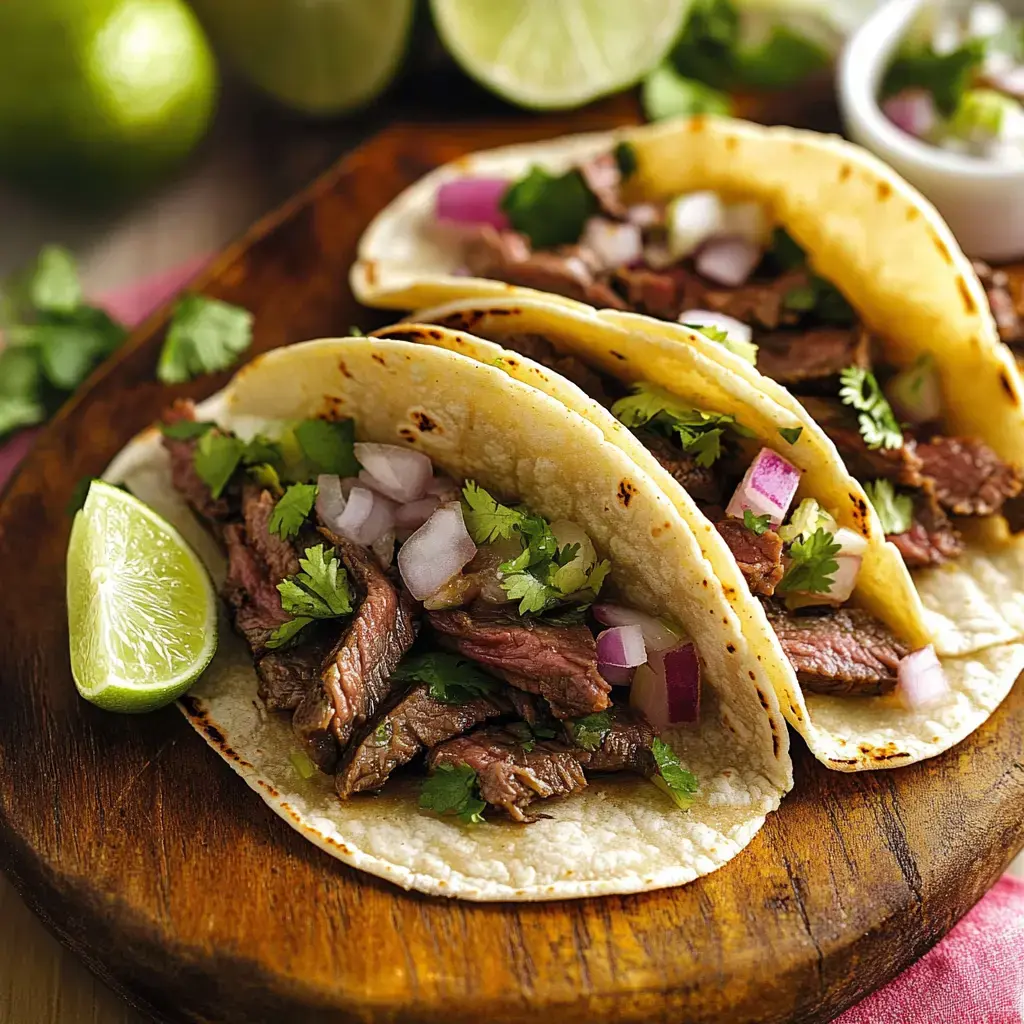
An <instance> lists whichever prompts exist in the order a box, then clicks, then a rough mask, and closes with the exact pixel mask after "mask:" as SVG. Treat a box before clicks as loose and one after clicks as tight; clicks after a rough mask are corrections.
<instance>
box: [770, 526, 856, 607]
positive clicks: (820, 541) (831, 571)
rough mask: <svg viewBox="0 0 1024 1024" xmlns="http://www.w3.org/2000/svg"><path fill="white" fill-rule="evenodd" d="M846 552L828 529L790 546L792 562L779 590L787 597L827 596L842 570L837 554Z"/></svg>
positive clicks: (795, 541) (818, 531) (780, 583)
mask: <svg viewBox="0 0 1024 1024" xmlns="http://www.w3.org/2000/svg"><path fill="white" fill-rule="evenodd" d="M841 550H842V545H840V544H837V543H836V540H835V537H834V535H833V534H831V533H829V532H828V530H824V529H818V530H815V531H814V533H812V534H811V535H810V536H809V537H806V538H800V539H798V540H794V541H793V543H792V544H790V546H789V557H790V563H789V568H788V569H786V574H785V575H784V576H783V577H782V579H781V580H779V583H778V586H777V587H776V588H775V589H776V590H777V591H779V592H780V593H783V594H793V593H800V594H827V593H828V592H829V591H830V590H831V589H832V584H833V583H834V582H835V574H836V573H837V572H838V571H839V563H838V562H837V561H836V555H838V554H839V552H840V551H841Z"/></svg>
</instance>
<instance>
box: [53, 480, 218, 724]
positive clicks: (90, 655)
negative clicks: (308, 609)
mask: <svg viewBox="0 0 1024 1024" xmlns="http://www.w3.org/2000/svg"><path fill="white" fill-rule="evenodd" d="M67 576H68V631H69V633H70V641H71V672H72V675H73V676H74V677H75V685H76V686H77V687H78V692H79V693H80V694H81V695H82V696H83V697H84V698H85V699H86V700H87V701H90V702H91V703H93V704H95V705H96V706H97V707H101V708H103V709H104V710H105V711H120V712H127V713H140V712H144V711H153V710H155V709H156V708H160V707H163V706H164V705H165V704H169V703H170V702H171V701H173V700H175V699H176V698H178V697H180V696H181V695H182V694H183V693H184V692H185V691H186V690H187V689H188V688H189V687H190V686H191V685H192V683H194V682H195V681H196V679H198V678H199V676H200V675H201V674H202V672H203V669H205V668H206V666H207V665H209V663H210V659H211V658H212V657H213V655H214V652H215V651H216V650H217V600H216V597H215V595H214V592H213V586H212V585H211V583H210V578H209V576H208V575H207V574H206V570H205V569H204V568H203V565H202V563H201V562H200V561H199V559H198V557H197V556H196V554H195V552H193V550H192V549H191V548H190V547H189V546H188V545H187V544H186V543H185V541H184V540H183V539H182V538H181V535H180V534H179V533H178V531H177V530H175V529H174V527H172V526H171V525H170V524H169V523H167V522H165V521H164V520H163V519H161V518H160V516H158V515H157V514H156V513H155V512H153V511H152V509H150V508H148V507H147V506H145V505H143V504H142V502H141V501H139V500H138V499H137V498H133V497H132V496H131V495H130V494H128V493H127V492H125V491H122V490H119V489H118V488H116V487H111V486H110V485H109V484H104V483H100V482H99V481H97V482H96V483H94V484H93V485H92V487H91V488H90V489H89V496H88V497H87V498H86V500H85V506H84V508H83V509H82V511H81V512H79V513H78V515H77V516H76V517H75V523H74V526H73V527H72V530H71V542H70V544H69V545H68V565H67Z"/></svg>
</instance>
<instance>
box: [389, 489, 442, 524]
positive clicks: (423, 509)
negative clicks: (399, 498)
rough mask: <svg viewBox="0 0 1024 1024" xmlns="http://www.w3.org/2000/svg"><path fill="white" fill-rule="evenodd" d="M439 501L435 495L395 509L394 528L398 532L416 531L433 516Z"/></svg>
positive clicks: (429, 495)
mask: <svg viewBox="0 0 1024 1024" xmlns="http://www.w3.org/2000/svg"><path fill="white" fill-rule="evenodd" d="M440 504H441V499H440V498H439V497H438V496H437V495H436V494H428V495H427V496H426V497H425V498H418V499H417V500H416V501H410V502H407V503H406V504H404V505H399V506H398V508H396V509H395V526H396V528H397V529H399V530H409V531H410V532H412V531H415V530H418V529H419V528H420V527H421V526H422V525H423V524H424V523H425V522H426V521H427V520H428V519H429V518H430V517H431V516H432V515H433V514H434V510H435V509H436V508H437V506H438V505H440Z"/></svg>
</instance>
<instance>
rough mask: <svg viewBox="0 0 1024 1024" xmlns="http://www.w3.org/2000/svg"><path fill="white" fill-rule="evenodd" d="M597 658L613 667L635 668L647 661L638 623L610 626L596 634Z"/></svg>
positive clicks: (642, 635) (642, 636) (603, 663)
mask: <svg viewBox="0 0 1024 1024" xmlns="http://www.w3.org/2000/svg"><path fill="white" fill-rule="evenodd" d="M597 660H598V663H599V664H601V665H612V666H614V667H615V668H636V667H637V666H638V665H643V664H644V663H645V662H646V661H647V648H646V647H645V646H644V633H643V630H642V629H641V628H640V627H639V626H638V625H635V624H634V625H632V626H612V627H611V629H606V630H604V631H603V632H601V633H598V635H597Z"/></svg>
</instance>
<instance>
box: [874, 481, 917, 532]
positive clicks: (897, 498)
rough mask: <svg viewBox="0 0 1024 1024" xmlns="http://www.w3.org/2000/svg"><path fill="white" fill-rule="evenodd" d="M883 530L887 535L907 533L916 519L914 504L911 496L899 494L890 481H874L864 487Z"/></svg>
mask: <svg viewBox="0 0 1024 1024" xmlns="http://www.w3.org/2000/svg"><path fill="white" fill-rule="evenodd" d="M864 493H865V494H867V496H868V501H870V502H871V505H872V507H873V508H874V510H875V512H877V513H878V518H879V521H880V522H881V524H882V529H883V530H884V531H885V533H886V534H897V533H906V532H907V530H909V529H910V526H911V523H912V522H913V519H914V502H913V499H912V498H911V497H910V495H909V494H897V493H896V488H895V487H893V485H892V481H890V480H884V479H882V480H874V481H871V482H869V483H866V484H865V485H864Z"/></svg>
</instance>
